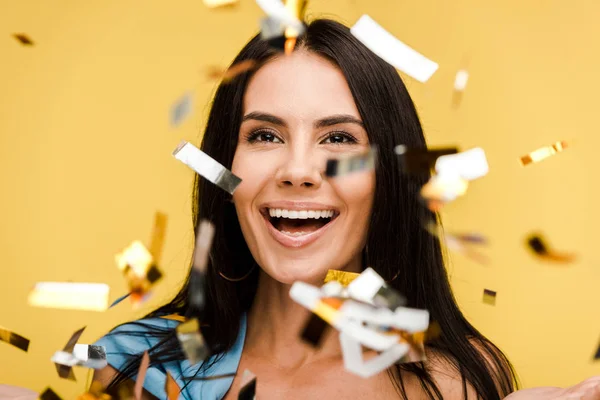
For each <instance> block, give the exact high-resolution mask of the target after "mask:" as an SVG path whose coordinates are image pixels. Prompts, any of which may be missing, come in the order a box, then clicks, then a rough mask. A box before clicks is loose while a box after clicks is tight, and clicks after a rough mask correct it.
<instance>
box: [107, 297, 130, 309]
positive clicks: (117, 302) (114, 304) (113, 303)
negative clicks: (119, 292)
mask: <svg viewBox="0 0 600 400" xmlns="http://www.w3.org/2000/svg"><path fill="white" fill-rule="evenodd" d="M129 296H131V293H127V294H124V295H123V296H121V297H119V298H118V299H116V300H115V301H113V302H112V304H111V305H110V306H108V308H109V309H110V308H113V307H114V306H116V305H117V304H119V303H120V302H122V301H123V300H125V299H126V298H128V297H129Z"/></svg>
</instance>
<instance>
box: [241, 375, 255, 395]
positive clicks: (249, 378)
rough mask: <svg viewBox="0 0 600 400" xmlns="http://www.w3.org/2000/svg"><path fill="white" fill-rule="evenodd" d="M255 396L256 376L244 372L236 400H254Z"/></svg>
mask: <svg viewBox="0 0 600 400" xmlns="http://www.w3.org/2000/svg"><path fill="white" fill-rule="evenodd" d="M255 396H256V375H254V374H253V373H252V372H250V370H245V371H244V374H243V375H242V380H241V381H240V393H239V394H238V400H254V399H255Z"/></svg>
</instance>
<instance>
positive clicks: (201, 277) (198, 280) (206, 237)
mask: <svg viewBox="0 0 600 400" xmlns="http://www.w3.org/2000/svg"><path fill="white" fill-rule="evenodd" d="M214 235H215V227H214V225H213V224H212V223H210V222H209V221H206V220H203V221H201V222H200V225H199V226H198V232H197V233H196V246H195V247H194V263H193V268H192V271H191V272H190V283H189V289H188V290H189V291H188V299H189V305H190V307H191V308H192V309H193V310H194V311H195V312H196V313H200V312H202V310H204V303H205V301H204V296H205V293H204V291H205V280H206V279H205V276H206V267H207V265H208V258H209V252H210V247H211V245H212V241H213V237H214Z"/></svg>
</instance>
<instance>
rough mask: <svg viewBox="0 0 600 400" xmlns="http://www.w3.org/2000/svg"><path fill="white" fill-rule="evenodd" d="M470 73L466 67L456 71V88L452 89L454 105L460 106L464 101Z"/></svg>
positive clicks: (455, 106)
mask: <svg viewBox="0 0 600 400" xmlns="http://www.w3.org/2000/svg"><path fill="white" fill-rule="evenodd" d="M468 80H469V73H468V72H467V70H465V69H460V70H458V72H456V77H455V78H454V90H453V91H452V107H453V108H458V107H459V106H460V104H461V103H462V98H463V94H464V92H465V89H466V87H467V82H468Z"/></svg>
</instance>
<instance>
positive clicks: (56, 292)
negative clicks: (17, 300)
mask: <svg viewBox="0 0 600 400" xmlns="http://www.w3.org/2000/svg"><path fill="white" fill-rule="evenodd" d="M109 292H110V288H109V287H108V285H106V284H104V283H72V282H39V283H37V284H36V285H35V287H34V288H33V290H32V291H31V293H29V298H28V302H29V305H30V306H34V307H45V308H60V309H69V310H87V311H105V310H106V309H107V308H108V295H109Z"/></svg>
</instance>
